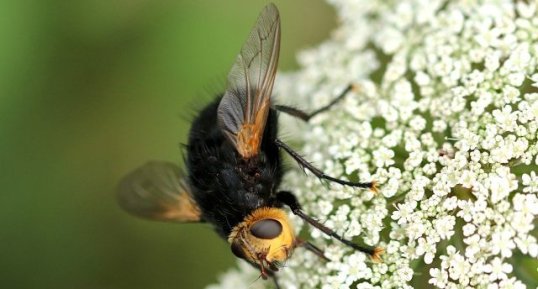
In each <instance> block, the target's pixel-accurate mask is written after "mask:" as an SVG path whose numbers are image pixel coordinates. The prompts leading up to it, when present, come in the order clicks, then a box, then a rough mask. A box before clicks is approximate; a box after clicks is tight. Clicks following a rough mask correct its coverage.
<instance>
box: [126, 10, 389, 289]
mask: <svg viewBox="0 0 538 289" xmlns="http://www.w3.org/2000/svg"><path fill="white" fill-rule="evenodd" d="M279 50H280V16H279V12H278V9H277V8H276V6H275V5H274V4H269V5H267V6H266V7H265V8H264V9H263V11H262V12H261V13H260V16H259V17H258V20H257V22H256V25H255V26H254V28H253V29H252V31H251V32H250V35H249V37H248V39H247V41H246V42H245V44H244V45H243V47H242V48H241V52H240V53H239V55H238V56H237V59H236V61H235V63H234V65H233V67H232V69H231V71H230V73H229V74H228V82H227V88H226V91H225V92H224V94H222V95H220V96H219V97H218V98H217V99H216V100H215V101H213V102H212V103H210V104H209V105H207V106H206V107H205V108H204V109H203V110H202V111H200V112H199V114H198V116H197V117H196V118H195V119H194V121H193V123H192V127H191V130H190V133H189V140H188V144H187V145H186V168H187V174H185V173H183V171H182V170H180V168H179V167H178V166H176V165H175V164H172V163H169V162H157V161H154V162H149V163H147V164H146V165H144V166H142V167H140V168H138V169H136V170H134V171H133V172H131V173H130V174H128V175H127V176H126V177H125V178H124V179H123V180H122V181H121V182H120V185H119V192H118V198H119V203H120V205H121V206H122V207H123V208H124V209H125V210H126V211H128V212H129V213H132V214H134V215H136V216H139V217H143V218H148V219H154V220H161V221H173V222H206V223H209V224H211V225H213V227H214V229H215V230H216V232H217V233H218V234H219V235H220V236H221V237H222V238H224V239H225V240H227V241H228V242H229V243H230V246H231V250H232V252H233V254H234V255H235V256H237V257H239V258H241V259H244V260H246V261H247V262H249V263H250V264H252V265H253V266H255V267H257V268H259V269H260V272H261V276H262V277H263V278H264V279H266V278H267V277H275V272H276V271H278V269H279V267H280V266H282V265H283V263H284V262H285V261H286V260H287V259H288V258H289V257H290V256H291V254H292V252H293V250H294V249H295V248H296V247H299V246H300V247H304V248H305V249H307V250H309V251H311V252H313V253H314V254H316V255H318V256H319V257H320V258H324V259H326V258H325V256H324V255H323V251H322V250H321V249H319V248H318V247H316V246H315V245H314V244H312V243H311V242H309V241H307V240H301V239H299V238H298V237H296V236H295V234H294V230H293V228H292V224H291V223H290V221H289V219H288V217H287V215H286V211H285V210H284V208H285V207H288V208H289V209H291V212H293V213H294V214H295V215H297V216H299V217H300V218H302V219H303V220H304V221H306V222H307V223H308V224H310V225H312V226H314V227H316V228H318V229H319V230H321V231H322V232H323V233H325V234H327V235H329V236H331V237H333V238H335V239H337V240H338V241H340V242H342V243H344V244H345V245H347V246H349V247H352V248H353V249H356V250H359V251H361V252H364V253H366V254H368V255H369V256H371V258H372V259H374V260H379V257H380V254H381V253H382V251H383V250H382V249H381V248H378V247H368V246H361V245H358V244H355V243H353V242H351V241H350V240H347V239H344V238H342V237H341V236H339V235H338V234H336V233H335V232H334V231H333V230H331V229H329V228H327V227H326V226H324V225H323V224H321V223H320V222H318V221H316V220H315V219H314V218H312V217H311V216H309V215H307V214H306V213H305V212H304V211H303V210H302V209H301V206H300V204H299V202H298V201H297V198H296V197H295V196H294V194H293V193H292V192H289V191H279V189H278V188H279V185H280V182H281V180H282V176H283V173H284V171H283V167H282V158H281V155H280V152H281V151H284V152H286V153H287V154H288V155H289V156H291V158H292V159H294V160H295V161H296V162H297V163H298V164H299V165H300V166H302V167H303V168H304V169H306V170H309V171H311V172H312V173H313V174H314V175H315V176H317V177H318V178H320V179H323V180H326V181H330V182H335V183H339V184H342V185H345V186H352V187H359V188H369V189H372V190H374V191H375V190H376V187H375V182H350V181H346V180H341V179H337V178H334V177H331V176H328V175H326V174H325V173H323V172H322V171H321V170H319V169H317V168H316V167H314V166H313V165H312V164H310V163H309V162H308V161H306V160H305V159H304V158H303V157H302V156H301V155H300V154H298V153H297V152H295V151H294V150H293V149H292V148H291V147H290V146H288V145H287V144H286V143H284V142H283V141H282V140H280V139H279V138H278V134H277V131H278V112H283V113H287V114H289V115H291V116H294V117H297V118H299V119H302V120H304V121H308V120H309V119H310V118H311V117H313V116H314V115H316V114H318V113H321V112H323V111H325V110H328V109H330V108H331V106H332V105H334V104H335V103H337V102H338V101H339V100H340V99H342V98H343V97H344V96H345V95H346V94H347V93H348V92H349V91H350V90H352V89H353V86H352V85H350V86H348V87H347V88H346V89H345V90H344V91H343V92H342V93H341V94H340V95H339V96H337V97H336V98H335V99H334V100H333V101H332V102H331V103H329V104H328V105H327V106H325V107H322V108H320V109H318V110H316V111H314V112H313V113H306V112H303V111H301V110H299V109H296V108H293V107H288V106H281V105H273V103H272V101H271V93H272V89H273V83H274V81H275V76H276V70H277V64H278V56H279ZM274 280H275V283H276V278H274ZM277 286H278V283H277Z"/></svg>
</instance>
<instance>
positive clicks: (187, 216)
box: [118, 161, 201, 222]
mask: <svg viewBox="0 0 538 289" xmlns="http://www.w3.org/2000/svg"><path fill="white" fill-rule="evenodd" d="M118 202H119V204H120V206H121V207H122V208H123V209H125V210H126V211H127V212H129V213H131V214H133V215H135V216H138V217H142V218H146V219H153V220H160V221H170V222H197V221H201V219H200V208H199V207H198V205H197V204H196V202H195V201H194V200H193V199H192V196H191V193H190V191H189V187H188V185H187V183H186V181H185V179H184V176H183V173H182V172H181V170H180V168H179V167H178V166H176V165H174V164H172V163H169V162H158V161H152V162H148V163H147V164H145V165H143V166H141V167H139V168H137V169H136V170H134V171H133V172H131V173H129V174H128V175H127V176H125V177H124V178H123V179H122V180H121V182H120V184H119V188H118Z"/></svg>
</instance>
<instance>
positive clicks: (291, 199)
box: [277, 191, 383, 262]
mask: <svg viewBox="0 0 538 289" xmlns="http://www.w3.org/2000/svg"><path fill="white" fill-rule="evenodd" d="M277 200H279V201H280V202H281V203H283V204H284V205H286V206H288V207H289V208H290V209H291V211H292V212H293V213H294V214H295V215H297V216H299V217H300V218H301V219H303V220H304V221H305V222H307V223H308V224H310V225H311V226H314V227H315V228H317V229H318V230H320V231H322V232H323V233H325V234H327V235H328V236H330V237H332V238H335V239H336V240H338V241H340V242H342V243H344V244H345V245H347V246H349V247H351V248H353V249H355V250H357V251H360V252H363V253H365V254H367V255H369V256H370V258H372V260H374V261H376V262H378V261H380V260H381V254H382V253H383V249H382V248H379V247H369V246H361V245H358V244H355V243H353V242H351V241H350V240H347V239H344V238H343V237H341V236H340V235H338V234H336V232H335V231H333V230H331V229H330V228H328V227H326V226H325V225H323V224H322V223H320V222H318V221H317V220H315V219H314V218H312V217H310V216H309V215H307V214H306V213H305V212H303V210H302V209H301V205H300V204H299V202H298V201H297V198H296V197H295V195H293V194H292V193H291V192H288V191H281V192H279V193H278V194H277ZM318 250H319V249H318Z"/></svg>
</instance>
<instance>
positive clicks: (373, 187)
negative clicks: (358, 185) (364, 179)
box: [370, 181, 379, 196]
mask: <svg viewBox="0 0 538 289" xmlns="http://www.w3.org/2000/svg"><path fill="white" fill-rule="evenodd" d="M370 190H371V191H372V192H373V193H374V194H375V195H376V196H377V195H379V189H378V188H377V182H376V181H372V182H371V183H370Z"/></svg>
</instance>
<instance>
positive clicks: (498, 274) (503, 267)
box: [484, 258, 512, 281]
mask: <svg viewBox="0 0 538 289" xmlns="http://www.w3.org/2000/svg"><path fill="white" fill-rule="evenodd" d="M484 272H486V273H490V275H489V276H490V277H489V280H490V281H495V280H503V279H505V278H506V274H509V273H511V272H512V265H510V264H507V263H503V261H502V260H501V258H494V259H493V260H492V261H491V263H489V264H486V265H484Z"/></svg>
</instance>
